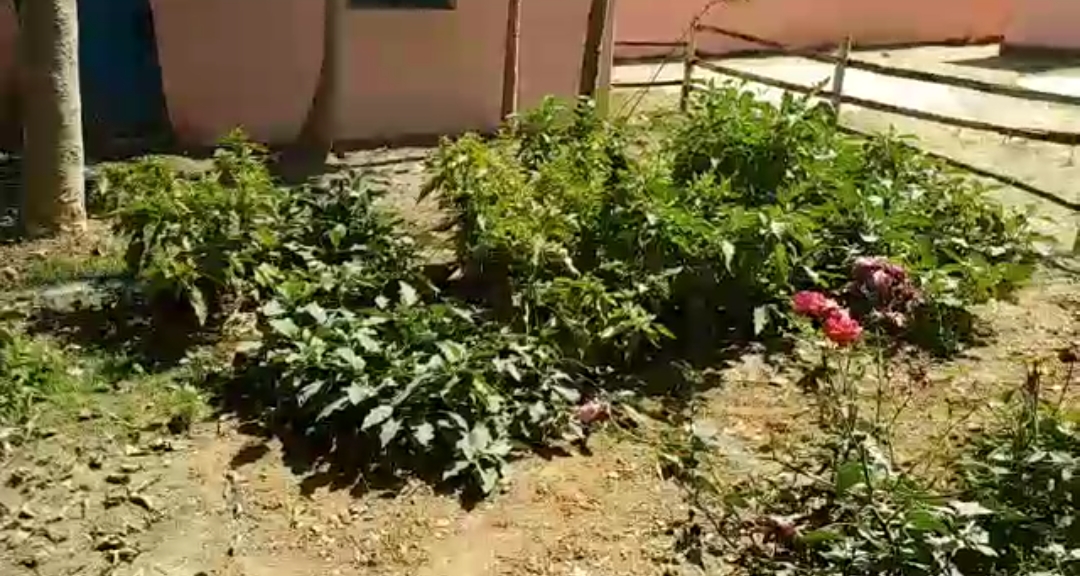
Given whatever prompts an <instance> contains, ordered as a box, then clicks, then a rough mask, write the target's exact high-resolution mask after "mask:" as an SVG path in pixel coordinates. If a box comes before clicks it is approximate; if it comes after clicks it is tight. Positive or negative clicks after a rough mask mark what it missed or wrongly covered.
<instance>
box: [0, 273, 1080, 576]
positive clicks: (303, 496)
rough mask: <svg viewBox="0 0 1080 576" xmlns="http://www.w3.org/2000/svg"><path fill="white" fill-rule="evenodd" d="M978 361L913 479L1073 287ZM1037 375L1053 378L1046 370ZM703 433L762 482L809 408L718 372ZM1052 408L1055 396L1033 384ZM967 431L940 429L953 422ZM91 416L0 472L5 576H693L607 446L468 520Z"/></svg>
mask: <svg viewBox="0 0 1080 576" xmlns="http://www.w3.org/2000/svg"><path fill="white" fill-rule="evenodd" d="M980 312H981V314H982V316H983V318H984V319H985V320H986V321H987V322H988V323H989V325H990V327H992V329H993V330H994V332H995V336H994V338H993V339H992V340H991V341H989V342H988V343H987V344H986V345H983V346H978V347H975V348H973V349H972V350H970V352H968V353H967V354H965V355H964V357H962V358H959V359H957V360H955V361H952V362H949V363H945V364H940V365H937V366H936V367H935V368H934V370H933V371H932V374H931V378H930V384H929V385H928V386H926V387H925V388H924V389H923V390H922V391H920V392H919V393H917V394H916V396H915V397H914V399H913V402H912V405H911V406H910V407H909V409H908V410H907V411H906V412H905V414H906V416H905V417H904V418H903V419H902V420H901V422H900V430H901V432H900V438H901V443H902V444H903V445H904V448H905V449H906V450H909V452H908V453H907V455H908V461H912V462H918V461H920V460H922V459H925V458H926V456H927V454H934V453H937V452H940V450H941V449H942V448H943V447H944V446H946V445H951V444H955V443H956V441H957V437H958V436H959V435H961V434H962V433H964V431H965V430H968V429H973V428H972V427H974V426H977V425H978V423H979V422H980V420H982V421H985V418H986V417H989V416H990V415H991V414H992V412H991V411H990V409H989V407H988V406H989V403H988V401H989V400H992V399H993V398H995V397H996V396H997V395H999V394H1000V393H1003V392H1005V391H1006V390H1007V389H1008V388H1010V387H1012V386H1018V385H1019V384H1021V383H1022V382H1023V377H1024V364H1023V362H1024V361H1025V360H1030V359H1031V358H1035V357H1040V356H1049V355H1052V352H1053V351H1054V350H1056V349H1058V348H1060V347H1061V346H1063V345H1067V344H1069V343H1074V342H1077V341H1078V339H1080V290H1077V283H1076V279H1075V278H1074V277H1070V276H1068V275H1065V274H1062V273H1058V272H1049V271H1048V272H1044V273H1042V274H1041V275H1040V276H1039V278H1038V279H1037V281H1036V282H1035V284H1033V285H1032V286H1031V287H1030V288H1027V289H1025V290H1024V291H1023V292H1022V293H1021V294H1020V295H1019V298H1018V299H1017V301H1016V302H1014V303H998V304H994V305H991V306H987V307H985V308H984V309H983V310H981V311H980ZM1046 366H1047V370H1048V371H1049V372H1051V373H1052V372H1054V371H1056V370H1059V367H1057V366H1056V365H1055V364H1054V363H1053V362H1052V361H1050V360H1047V364H1046ZM717 377H718V378H720V382H719V383H720V385H719V386H716V387H714V388H712V390H711V391H709V392H706V393H705V394H704V396H703V398H704V405H703V406H702V408H701V409H700V410H699V412H698V414H697V418H698V421H699V422H701V423H705V424H708V425H711V426H712V427H713V428H715V429H716V430H717V431H718V438H719V439H720V440H721V445H722V446H723V447H724V449H723V454H722V455H721V458H722V459H723V460H724V461H725V462H726V465H727V467H728V472H729V473H730V474H732V475H739V474H744V473H752V472H757V471H761V470H763V468H762V457H763V454H765V453H766V452H767V451H768V450H770V449H771V448H773V447H775V445H776V444H777V440H778V439H786V441H787V442H797V441H799V438H800V436H801V435H804V434H809V433H812V431H813V427H812V423H811V420H812V413H811V409H812V407H811V403H810V401H809V399H808V397H807V396H806V395H805V394H804V393H803V392H801V391H800V390H798V388H797V387H796V386H795V385H794V384H793V383H792V380H791V379H790V377H787V376H785V375H783V374H779V373H778V372H777V371H776V370H775V369H773V368H771V367H770V366H769V365H768V364H767V363H766V362H764V361H763V359H762V358H761V357H759V356H754V355H751V356H748V357H747V358H744V359H743V360H741V361H740V362H738V363H737V364H736V365H735V366H733V367H730V368H728V369H726V370H723V371H721V372H720V373H719V374H718V375H717ZM1047 381H1048V384H1049V386H1050V389H1053V386H1054V382H1059V381H1060V380H1055V379H1054V378H1053V375H1052V374H1051V375H1049V376H1048V378H1047ZM969 406H970V407H985V408H980V409H981V413H982V416H981V417H978V418H972V419H969V420H966V421H965V422H966V423H965V428H963V429H961V430H952V429H950V423H951V422H955V421H956V418H957V413H959V412H961V411H964V410H967V408H968V407H969ZM100 418H101V416H100V415H93V416H89V417H87V419H86V421H84V422H78V423H74V424H72V426H71V427H69V428H64V429H61V430H60V431H59V432H58V433H57V434H56V435H55V436H52V437H50V438H47V439H43V440H39V441H37V442H35V443H33V444H31V445H29V446H27V447H26V448H23V449H20V450H15V451H14V454H13V455H12V456H10V457H9V458H7V459H6V460H3V463H2V471H0V573H2V574H5V575H7V574H12V575H23V574H26V575H30V574H40V575H45V576H54V575H55V576H60V575H89V574H95V575H96V574H115V575H119V576H136V575H153V574H162V575H167V576H174V575H175V576H196V575H198V574H206V575H208V576H209V575H236V576H290V575H296V576H307V575H312V574H371V575H379V576H381V575H387V576H399V575H402V576H403V575H406V574H408V575H413V574H416V575H424V576H456V575H470V576H472V575H476V576H481V575H491V576H495V575H506V576H510V575H520V574H535V575H544V576H547V575H551V576H555V575H558V576H564V575H565V576H583V575H593V576H602V575H611V576H615V575H619V576H647V575H662V574H663V575H667V574H693V573H695V572H693V571H692V570H691V569H690V568H688V567H686V566H682V565H679V564H677V563H672V562H671V559H672V558H673V545H674V536H673V532H674V530H675V529H676V527H677V526H678V525H679V523H680V522H682V521H684V520H685V519H686V518H687V514H688V509H687V508H686V506H685V504H684V501H683V499H682V497H681V494H680V489H679V488H678V487H677V486H676V485H674V484H672V483H671V482H668V481H665V480H663V479H662V478H661V477H660V475H659V472H658V468H657V460H656V453H655V449H654V448H653V447H651V446H650V445H649V444H647V443H642V442H636V441H634V440H631V439H627V438H626V437H625V435H623V434H621V433H619V432H618V431H616V430H609V431H607V432H606V433H603V434H600V435H599V436H598V437H595V438H594V439H593V441H592V442H591V444H590V448H591V455H588V456H587V455H583V454H581V453H579V452H578V451H577V450H574V449H570V450H569V451H568V453H567V454H564V455H558V456H552V457H550V458H548V459H545V458H541V457H537V456H532V457H527V458H524V459H522V460H520V461H518V462H517V463H515V464H514V465H513V466H512V468H511V473H510V475H509V477H508V480H507V482H506V483H505V484H504V485H503V487H502V489H501V490H500V493H499V494H497V495H496V496H494V497H493V498H492V499H490V501H488V502H486V503H482V504H481V505H479V506H478V507H477V508H475V509H473V510H466V509H465V508H463V507H462V506H461V504H460V502H459V501H458V500H457V499H455V498H454V497H453V496H450V495H442V494H436V493H434V492H432V490H431V489H430V488H429V487H427V486H426V485H422V484H410V485H408V486H406V488H405V489H404V490H402V491H401V492H400V493H398V494H396V495H393V496H391V495H389V494H386V493H380V492H378V491H375V490H371V491H368V490H367V489H366V487H365V486H363V485H362V484H360V485H346V486H337V485H335V483H334V478H335V477H334V475H333V474H332V471H330V470H327V469H324V468H316V469H310V468H307V467H305V466H304V465H303V463H302V461H301V460H298V459H296V458H293V455H291V454H288V453H286V452H285V451H284V450H283V447H282V445H281V443H280V442H279V441H277V440H274V439H267V436H266V435H264V434H263V433H262V431H261V430H260V429H259V427H258V426H257V425H255V424H253V423H244V422H238V421H235V420H231V419H221V420H210V421H206V422H201V423H198V424H197V425H195V426H194V427H193V428H192V429H191V430H190V432H188V433H181V434H172V433H170V432H169V431H168V429H167V427H166V426H165V423H164V422H156V423H155V422H149V423H140V425H139V426H138V427H137V428H133V429H127V430H124V429H117V428H116V427H114V426H108V425H106V424H107V423H102V422H100V421H99V419H100Z"/></svg>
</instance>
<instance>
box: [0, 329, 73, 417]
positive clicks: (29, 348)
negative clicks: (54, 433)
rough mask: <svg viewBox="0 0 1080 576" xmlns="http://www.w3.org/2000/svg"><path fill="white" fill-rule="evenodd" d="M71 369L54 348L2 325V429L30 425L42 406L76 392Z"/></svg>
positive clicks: (0, 412)
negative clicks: (61, 394) (69, 391)
mask: <svg viewBox="0 0 1080 576" xmlns="http://www.w3.org/2000/svg"><path fill="white" fill-rule="evenodd" d="M70 369H71V367H70V362H68V359H67V358H65V356H64V354H63V353H62V352H61V351H59V350H58V349H56V348H55V347H53V346H52V345H50V344H48V343H46V342H44V341H39V340H35V339H32V338H30V337H28V336H26V335H25V334H22V333H21V332H19V331H18V330H17V329H15V328H14V327H10V326H4V325H0V425H2V426H22V425H25V424H27V423H28V422H29V421H30V420H31V419H32V418H33V416H34V414H35V410H36V409H37V407H38V405H39V404H41V403H42V402H44V401H46V400H47V399H48V398H49V397H50V396H52V395H54V394H57V393H60V392H64V391H66V390H69V389H71V388H73V387H74V380H75V377H74V376H73V375H72V373H71V372H70V371H69V370H70Z"/></svg>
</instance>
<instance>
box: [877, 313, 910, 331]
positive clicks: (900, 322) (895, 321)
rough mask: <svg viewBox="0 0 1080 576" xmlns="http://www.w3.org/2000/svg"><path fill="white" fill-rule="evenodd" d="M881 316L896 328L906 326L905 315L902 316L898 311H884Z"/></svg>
mask: <svg viewBox="0 0 1080 576" xmlns="http://www.w3.org/2000/svg"><path fill="white" fill-rule="evenodd" d="M882 316H883V317H884V318H885V321H886V322H888V323H889V324H891V325H893V326H894V327H896V328H904V327H906V326H907V316H904V315H903V314H901V313H900V312H886V313H884V314H883V315H882Z"/></svg>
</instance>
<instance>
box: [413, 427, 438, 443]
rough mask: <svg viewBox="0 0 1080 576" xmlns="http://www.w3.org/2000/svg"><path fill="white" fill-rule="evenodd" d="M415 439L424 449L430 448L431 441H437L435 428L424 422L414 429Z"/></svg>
mask: <svg viewBox="0 0 1080 576" xmlns="http://www.w3.org/2000/svg"><path fill="white" fill-rule="evenodd" d="M413 438H416V441H417V442H419V443H420V445H421V446H423V447H424V448H429V447H431V441H432V440H434V439H435V427H434V426H432V425H431V424H429V423H427V422H424V423H422V424H420V425H419V426H417V427H416V428H414V429H413Z"/></svg>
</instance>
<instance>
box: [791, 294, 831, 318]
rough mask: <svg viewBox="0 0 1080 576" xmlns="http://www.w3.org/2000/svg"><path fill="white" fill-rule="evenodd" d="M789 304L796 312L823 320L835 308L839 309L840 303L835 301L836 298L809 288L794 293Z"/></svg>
mask: <svg viewBox="0 0 1080 576" xmlns="http://www.w3.org/2000/svg"><path fill="white" fill-rule="evenodd" d="M791 306H792V308H794V309H795V313H796V314H799V315H802V316H808V317H810V318H816V319H818V320H824V319H825V318H828V317H829V316H830V315H831V314H833V313H834V312H836V311H837V310H840V305H839V304H837V303H836V300H833V299H832V298H829V297H828V296H826V295H824V294H822V293H821V292H814V291H811V290H804V291H802V292H798V293H797V294H795V296H794V297H792V299H791Z"/></svg>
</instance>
